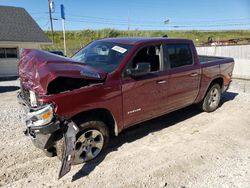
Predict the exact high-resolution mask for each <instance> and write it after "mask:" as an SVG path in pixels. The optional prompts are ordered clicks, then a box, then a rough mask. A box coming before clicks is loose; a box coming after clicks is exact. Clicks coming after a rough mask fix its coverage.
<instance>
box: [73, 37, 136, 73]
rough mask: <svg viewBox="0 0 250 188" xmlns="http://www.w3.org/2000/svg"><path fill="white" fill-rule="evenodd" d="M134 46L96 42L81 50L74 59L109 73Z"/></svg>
mask: <svg viewBox="0 0 250 188" xmlns="http://www.w3.org/2000/svg"><path fill="white" fill-rule="evenodd" d="M131 47H132V45H129V44H119V43H113V42H104V41H95V42H92V43H91V44H89V45H88V46H86V47H85V48H83V49H81V50H80V51H79V52H77V53H76V54H75V55H73V57H72V58H73V59H74V60H77V61H80V62H83V63H85V64H87V65H90V66H92V67H94V68H96V69H98V70H102V71H105V72H107V73H111V72H113V71H114V70H115V69H116V68H117V67H118V66H119V64H120V63H121V61H122V59H123V58H124V57H125V55H126V54H127V53H128V51H129V49H130V48H131Z"/></svg>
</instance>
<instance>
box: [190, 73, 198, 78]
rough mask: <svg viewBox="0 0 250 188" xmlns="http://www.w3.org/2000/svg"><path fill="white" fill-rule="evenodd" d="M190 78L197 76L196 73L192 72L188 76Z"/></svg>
mask: <svg viewBox="0 0 250 188" xmlns="http://www.w3.org/2000/svg"><path fill="white" fill-rule="evenodd" d="M190 76H192V77H195V76H198V73H197V72H193V73H191V74H190Z"/></svg>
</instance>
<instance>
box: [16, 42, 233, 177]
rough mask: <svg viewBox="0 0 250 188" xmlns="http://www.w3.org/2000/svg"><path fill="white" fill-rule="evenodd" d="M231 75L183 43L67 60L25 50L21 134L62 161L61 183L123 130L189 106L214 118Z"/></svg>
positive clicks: (87, 51) (99, 47) (106, 45)
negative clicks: (75, 165)
mask: <svg viewBox="0 0 250 188" xmlns="http://www.w3.org/2000/svg"><path fill="white" fill-rule="evenodd" d="M233 67H234V60H233V59H232V58H223V57H211V56H198V55H197V52H196V49H195V46H194V44H193V42H192V41H191V40H187V39H171V38H107V39H101V40H97V41H94V42H92V43H90V44H89V45H87V46H86V47H84V48H82V49H81V50H79V51H78V52H77V53H76V54H75V55H73V56H72V57H71V58H66V57H62V56H58V55H54V54H51V53H48V52H43V51H40V50H31V49H24V50H23V52H22V55H21V59H20V62H19V75H20V85H21V91H20V92H19V94H18V99H19V102H20V104H21V105H22V106H23V107H24V109H26V114H25V122H26V125H27V126H26V127H27V129H26V131H25V133H26V135H29V136H30V137H31V139H32V141H33V142H34V144H35V146H37V147H38V148H40V149H42V150H45V151H47V153H48V152H49V153H50V154H54V155H55V154H57V155H58V157H59V159H61V160H62V161H63V165H62V168H61V174H60V177H61V176H63V175H64V174H65V173H66V172H67V171H69V169H70V165H71V164H80V163H84V162H86V161H89V160H92V159H94V158H96V157H97V156H98V155H99V154H100V153H101V152H102V151H103V149H104V148H105V147H106V146H107V144H108V141H109V138H110V137H111V136H113V135H114V136H118V135H119V133H120V132H121V131H123V130H124V129H126V128H128V127H131V126H133V125H135V124H138V123H140V122H143V121H146V120H149V119H152V118H155V117H158V116H161V115H163V114H166V113H170V112H172V111H175V110H178V109H180V108H183V107H186V106H189V105H192V104H198V106H199V107H200V108H201V109H202V110H203V111H205V112H212V111H214V110H216V109H217V107H218V106H219V103H220V99H221V94H222V93H223V92H224V91H225V90H227V89H228V87H229V85H230V82H231V76H232V71H233Z"/></svg>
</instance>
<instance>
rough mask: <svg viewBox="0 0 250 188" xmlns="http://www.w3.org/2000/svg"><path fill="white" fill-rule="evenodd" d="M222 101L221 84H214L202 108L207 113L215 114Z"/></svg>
mask: <svg viewBox="0 0 250 188" xmlns="http://www.w3.org/2000/svg"><path fill="white" fill-rule="evenodd" d="M220 99H221V87H220V85H219V84H214V85H212V86H211V87H210V89H209V90H208V92H207V94H206V96H205V98H204V99H203V101H202V102H201V103H200V107H201V109H202V110H203V111H205V112H213V111H215V110H216V109H217V108H218V106H219V104H220Z"/></svg>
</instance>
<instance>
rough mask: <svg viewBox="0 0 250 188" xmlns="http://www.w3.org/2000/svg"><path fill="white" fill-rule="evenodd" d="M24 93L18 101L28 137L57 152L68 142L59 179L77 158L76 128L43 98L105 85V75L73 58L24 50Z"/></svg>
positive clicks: (22, 85) (22, 86)
mask: <svg viewBox="0 0 250 188" xmlns="http://www.w3.org/2000/svg"><path fill="white" fill-rule="evenodd" d="M18 71H19V76H20V86H21V91H20V92H19V93H18V96H17V98H18V101H19V103H20V104H21V106H22V109H23V110H24V115H23V117H22V119H23V120H24V122H25V124H26V130H25V135H27V136H29V137H30V138H31V140H32V142H33V143H34V145H35V146H36V147H37V148H39V149H42V150H44V151H50V152H51V151H56V148H55V145H56V143H57V142H58V141H60V140H61V139H64V140H65V150H64V155H63V159H62V167H61V170H60V174H59V178H61V177H62V176H64V175H65V174H66V173H67V172H69V170H70V167H71V162H72V160H73V159H74V150H75V137H76V134H77V132H78V128H77V126H76V125H75V124H74V123H73V122H72V121H71V120H70V119H66V118H65V117H61V116H58V115H57V113H56V109H57V108H58V107H57V106H56V104H54V103H53V101H50V102H48V103H47V102H46V103H44V102H41V100H40V99H41V98H43V99H44V98H46V97H47V96H50V95H57V94H60V93H62V92H66V91H67V92H69V91H73V90H76V89H80V88H83V87H86V86H89V85H93V84H100V83H103V82H104V80H105V79H106V73H103V72H100V71H97V70H95V69H94V68H92V67H90V66H87V65H85V64H83V63H80V62H75V61H73V60H72V59H69V58H64V57H60V56H56V55H53V54H50V53H46V52H43V51H39V50H23V52H22V55H21V59H20V62H19V66H18Z"/></svg>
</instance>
